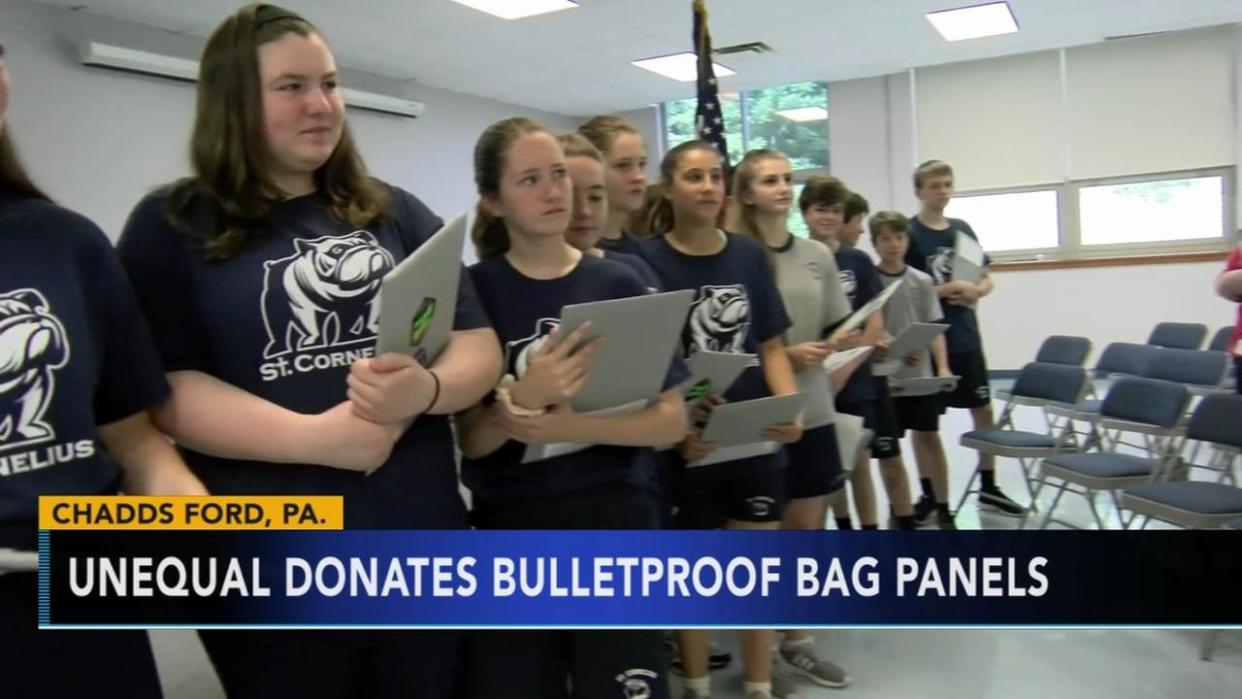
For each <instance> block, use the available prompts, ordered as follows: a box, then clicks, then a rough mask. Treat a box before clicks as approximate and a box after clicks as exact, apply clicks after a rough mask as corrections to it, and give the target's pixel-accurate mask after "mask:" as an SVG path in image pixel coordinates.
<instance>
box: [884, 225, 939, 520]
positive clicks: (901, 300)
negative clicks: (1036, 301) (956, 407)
mask: <svg viewBox="0 0 1242 699" xmlns="http://www.w3.org/2000/svg"><path fill="white" fill-rule="evenodd" d="M908 226H909V221H908V220H907V219H906V217H905V216H904V215H902V214H901V213H899V212H896V211H880V212H878V213H876V214H875V215H874V216H872V217H871V219H870V221H868V227H869V228H870V230H871V242H872V245H873V246H874V247H875V250H876V253H877V254H878V255H879V257H880V264H879V266H878V267H877V271H878V272H879V274H880V283H881V284H883V285H884V286H885V287H888V286H891V285H893V284H896V283H897V282H898V281H902V282H903V283H902V285H901V288H899V289H898V290H897V291H896V292H895V293H894V294H893V296H892V298H890V299H889V301H888V303H887V304H885V306H884V326H885V328H886V329H887V330H888V332H889V333H891V334H892V335H893V336H894V337H897V336H900V335H901V334H902V333H903V332H905V330H906V328H909V327H910V326H911V325H912V324H914V323H936V322H943V319H944V313H943V311H942V310H941V308H940V299H939V298H938V297H937V295H936V289H935V285H934V283H933V282H932V278H931V277H930V276H928V275H927V274H926V273H925V272H921V271H919V270H917V269H914V268H913V267H910V266H908V265H906V263H905V256H906V250H907V249H908V248H909V247H910V240H909V237H908V235H907V232H906V231H907V227H908ZM929 355H930V356H929ZM902 359H903V360H904V361H903V366H902V368H901V369H900V370H899V371H898V373H897V375H896V378H915V377H929V376H933V375H934V376H951V375H952V372H951V371H950V369H949V360H948V354H947V351H946V348H945V340H944V336H943V335H941V336H939V337H937V338H936V339H935V340H933V341H932V343H931V347H930V352H929V351H928V350H922V351H919V352H915V353H914V354H911V355H910V356H908V357H904V358H902ZM933 364H934V366H933ZM893 404H894V405H895V407H896V410H897V416H898V420H899V422H900V424H901V429H902V431H905V430H910V431H911V442H912V443H913V445H914V461H915V463H916V464H917V465H918V470H919V482H920V483H921V485H922V488H923V495H922V497H920V498H919V502H918V504H917V505H915V508H914V512H915V518H916V520H918V521H919V523H920V524H922V523H925V522H926V521H927V520H928V519H930V517H931V515H932V513H933V512H934V513H935V514H936V520H937V523H938V524H939V526H940V528H941V529H956V528H957V527H956V525H955V524H954V522H953V513H951V512H950V511H949V503H948V499H949V468H948V461H947V459H946V457H945V452H944V444H943V443H942V442H941V441H940V415H941V414H942V413H943V412H944V399H943V397H942V396H939V395H930V396H909V397H897V398H894V399H893Z"/></svg>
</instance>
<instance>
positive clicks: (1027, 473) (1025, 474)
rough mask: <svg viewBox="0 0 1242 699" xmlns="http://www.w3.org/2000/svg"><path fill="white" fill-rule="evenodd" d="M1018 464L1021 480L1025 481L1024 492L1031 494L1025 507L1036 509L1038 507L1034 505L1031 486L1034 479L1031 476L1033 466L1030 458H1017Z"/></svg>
mask: <svg viewBox="0 0 1242 699" xmlns="http://www.w3.org/2000/svg"><path fill="white" fill-rule="evenodd" d="M1018 465H1020V466H1021V467H1022V480H1023V481H1024V482H1025V483H1026V494H1027V495H1029V496H1031V504H1030V506H1028V507H1027V509H1028V510H1038V509H1039V508H1038V507H1036V506H1035V489H1034V488H1032V487H1031V483H1032V482H1033V480H1034V479H1032V478H1031V469H1032V468H1033V467H1032V466H1031V465H1030V459H1018Z"/></svg>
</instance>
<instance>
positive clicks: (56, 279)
mask: <svg viewBox="0 0 1242 699" xmlns="http://www.w3.org/2000/svg"><path fill="white" fill-rule="evenodd" d="M0 261H2V262H0V546H17V547H29V546H31V545H33V543H34V532H35V523H34V520H35V518H36V517H37V513H38V497H39V496H40V495H99V494H103V493H112V492H115V491H116V489H117V486H118V480H119V476H120V472H119V470H118V468H117V466H116V464H115V463H114V462H113V461H112V460H111V459H110V458H109V457H108V456H107V454H106V453H105V452H104V450H103V447H102V445H101V444H99V443H98V442H97V441H96V430H95V428H96V426H97V425H106V424H108V423H112V422H116V421H118V420H121V419H124V418H127V417H130V416H132V415H135V414H137V413H140V412H143V411H144V410H147V409H148V408H151V407H153V406H155V405H158V404H159V403H161V402H163V401H164V399H165V398H166V397H167V396H168V384H167V382H166V381H165V380H164V372H163V370H162V369H161V368H160V362H159V357H158V356H157V355H156V352H155V348H154V346H153V345H152V343H151V337H150V334H149V332H148V330H147V326H146V323H145V322H144V321H143V318H142V312H141V310H140V309H139V308H138V303H137V301H136V300H135V299H134V292H133V290H132V289H131V288H130V286H129V282H128V281H127V280H126V279H125V272H124V270H122V269H121V265H120V263H119V262H118V261H117V259H116V254H115V252H114V251H113V249H112V245H111V243H109V242H108V239H107V238H106V237H104V234H103V232H101V231H100V230H99V229H98V228H97V227H96V226H95V225H94V224H92V223H91V222H90V221H88V220H87V219H85V218H83V217H81V216H79V215H77V214H75V213H73V212H71V211H67V210H65V209H62V208H60V207H58V206H56V205H54V204H51V203H49V202H47V201H44V200H42V199H34V198H28V197H20V196H15V195H11V194H6V193H4V192H0ZM27 525H28V526H27Z"/></svg>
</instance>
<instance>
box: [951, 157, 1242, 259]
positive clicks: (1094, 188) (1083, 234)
mask: <svg viewBox="0 0 1242 699" xmlns="http://www.w3.org/2000/svg"><path fill="white" fill-rule="evenodd" d="M1233 178H1234V171H1233V168H1216V169H1211V170H1197V171H1187V172H1175V173H1165V174H1153V175H1146V176H1136V177H1124V178H1111V179H1103V180H1084V181H1073V182H1065V183H1062V184H1059V185H1052V184H1050V185H1046V186H1043V187H1027V188H1022V189H1012V190H1004V191H989V192H959V193H958V194H956V195H955V196H954V197H953V200H952V201H951V202H950V203H949V206H948V207H947V208H946V209H945V213H946V215H948V216H952V217H954V218H962V219H965V220H966V221H968V222H970V224H971V227H972V228H974V229H975V232H976V233H978V235H979V241H980V242H981V243H982V244H983V248H984V249H985V250H987V251H988V252H990V253H993V255H994V256H995V257H997V258H998V259H999V260H1001V261H1003V260H1005V259H1010V260H1018V259H1028V258H1030V256H1031V255H1032V254H1040V255H1043V254H1051V255H1053V256H1055V257H1056V258H1060V259H1070V258H1076V257H1105V256H1110V255H1142V254H1145V253H1153V252H1169V251H1177V252H1182V251H1196V250H1204V251H1206V250H1217V249H1222V248H1224V247H1227V246H1228V245H1229V242H1230V241H1231V240H1232V231H1233V229H1234V209H1233V192H1234V184H1233Z"/></svg>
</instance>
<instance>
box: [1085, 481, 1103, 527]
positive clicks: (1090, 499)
mask: <svg viewBox="0 0 1242 699" xmlns="http://www.w3.org/2000/svg"><path fill="white" fill-rule="evenodd" d="M1097 492H1099V491H1096V490H1090V489H1088V490H1087V491H1086V492H1084V493H1083V497H1084V498H1086V499H1087V505H1088V506H1090V507H1091V514H1092V516H1094V517H1095V523H1096V524H1097V525H1099V527H1100V531H1104V530H1105V529H1108V527H1106V526H1104V520H1103V519H1101V518H1100V511H1099V510H1097V509H1096V507H1095V495H1096V493H1097Z"/></svg>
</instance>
